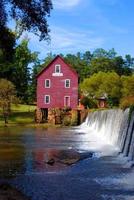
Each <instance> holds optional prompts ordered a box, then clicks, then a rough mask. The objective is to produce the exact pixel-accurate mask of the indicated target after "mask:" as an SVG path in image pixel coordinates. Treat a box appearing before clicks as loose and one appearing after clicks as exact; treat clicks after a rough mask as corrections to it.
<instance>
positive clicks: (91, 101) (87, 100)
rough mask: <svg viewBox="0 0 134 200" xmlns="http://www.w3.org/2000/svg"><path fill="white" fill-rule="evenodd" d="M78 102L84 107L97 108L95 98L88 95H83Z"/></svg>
mask: <svg viewBox="0 0 134 200" xmlns="http://www.w3.org/2000/svg"><path fill="white" fill-rule="evenodd" d="M80 103H81V104H82V105H83V106H84V107H85V108H97V101H96V100H95V99H92V98H89V97H83V98H82V99H81V100H80Z"/></svg>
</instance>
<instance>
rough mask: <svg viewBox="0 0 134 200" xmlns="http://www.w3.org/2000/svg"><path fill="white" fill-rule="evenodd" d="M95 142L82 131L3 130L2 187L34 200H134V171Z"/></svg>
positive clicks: (0, 148) (0, 131)
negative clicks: (11, 188) (8, 186)
mask: <svg viewBox="0 0 134 200" xmlns="http://www.w3.org/2000/svg"><path fill="white" fill-rule="evenodd" d="M91 136H92V133H88V134H86V133H85V132H84V131H83V129H79V128H72V129H68V128H64V129H47V130H46V129H42V128H31V129H25V128H12V129H9V128H4V129H0V183H7V182H8V183H9V184H11V185H12V186H14V187H16V188H18V189H19V190H20V191H22V192H23V193H24V194H26V195H27V196H29V197H30V198H31V199H32V200H96V199H98V200H101V199H107V200H110V199H111V200H112V199H115V200H118V199H123V200H131V199H134V187H133V186H134V182H133V181H132V180H134V179H133V178H131V177H133V170H132V169H130V168H128V167H124V166H126V165H125V164H126V163H125V160H123V159H120V158H119V157H118V156H117V154H115V152H116V151H115V148H114V147H112V146H110V145H108V144H105V145H104V144H103V142H102V141H101V140H100V138H95V137H91ZM108 149H111V150H113V151H109V153H108V151H107V150H108ZM104 152H105V153H107V154H104ZM111 152H112V153H111ZM113 152H114V154H113ZM98 155H99V156H98ZM100 155H101V156H100ZM92 156H93V157H92ZM50 159H54V163H53V164H52V165H50V164H48V161H49V160H50ZM69 161H70V163H69Z"/></svg>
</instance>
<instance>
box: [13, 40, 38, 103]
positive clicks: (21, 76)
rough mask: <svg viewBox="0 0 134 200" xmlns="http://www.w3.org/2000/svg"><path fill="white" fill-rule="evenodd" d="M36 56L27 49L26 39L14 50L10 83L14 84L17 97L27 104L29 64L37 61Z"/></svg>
mask: <svg viewBox="0 0 134 200" xmlns="http://www.w3.org/2000/svg"><path fill="white" fill-rule="evenodd" d="M37 56H38V54H37V53H36V52H34V53H32V52H31V51H30V50H29V48H28V39H23V40H22V42H21V43H20V44H19V45H18V46H17V47H16V49H15V57H14V63H13V68H14V70H13V73H12V76H11V79H10V80H11V81H12V82H13V83H14V84H15V86H16V90H17V96H18V97H19V98H20V99H21V100H22V101H23V102H25V103H28V95H29V94H28V90H29V84H30V70H29V64H31V63H34V62H35V61H36V60H37Z"/></svg>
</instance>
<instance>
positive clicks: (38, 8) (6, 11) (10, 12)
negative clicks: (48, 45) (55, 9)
mask: <svg viewBox="0 0 134 200" xmlns="http://www.w3.org/2000/svg"><path fill="white" fill-rule="evenodd" d="M51 9H52V2H51V0H25V1H20V0H1V1H0V18H1V20H0V29H2V28H4V27H6V24H7V22H8V20H9V18H11V17H12V18H13V19H14V20H16V21H19V23H20V26H21V27H22V28H23V30H27V31H32V32H34V33H36V34H39V33H40V39H45V38H46V37H47V36H48V32H49V29H48V24H47V19H46V17H47V16H49V15H50V11H51Z"/></svg>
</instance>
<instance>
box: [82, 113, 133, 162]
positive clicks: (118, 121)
mask: <svg viewBox="0 0 134 200" xmlns="http://www.w3.org/2000/svg"><path fill="white" fill-rule="evenodd" d="M82 127H88V128H90V130H93V131H94V133H95V134H97V135H98V136H99V137H101V138H103V139H104V140H105V141H106V142H107V143H109V144H111V145H114V146H115V147H118V149H119V152H120V153H122V154H123V155H124V156H125V157H128V159H129V160H134V112H133V113H132V114H131V117H129V109H126V110H125V111H123V110H121V109H111V110H102V111H96V112H90V113H89V114H88V116H87V118H86V120H85V122H84V123H83V124H82Z"/></svg>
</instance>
